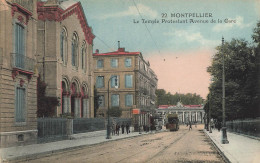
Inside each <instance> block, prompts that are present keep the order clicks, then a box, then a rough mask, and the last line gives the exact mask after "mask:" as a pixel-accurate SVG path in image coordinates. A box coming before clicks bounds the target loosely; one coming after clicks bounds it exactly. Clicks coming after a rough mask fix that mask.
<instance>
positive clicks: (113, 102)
mask: <svg viewBox="0 0 260 163" xmlns="http://www.w3.org/2000/svg"><path fill="white" fill-rule="evenodd" d="M111 105H112V106H114V107H117V106H119V95H112V96H111Z"/></svg>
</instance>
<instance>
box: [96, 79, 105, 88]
mask: <svg viewBox="0 0 260 163" xmlns="http://www.w3.org/2000/svg"><path fill="white" fill-rule="evenodd" d="M101 77H102V78H103V82H102V86H99V83H100V82H99V79H100V78H101ZM96 86H97V88H104V87H105V77H104V76H97V78H96Z"/></svg>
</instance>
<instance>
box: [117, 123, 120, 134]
mask: <svg viewBox="0 0 260 163" xmlns="http://www.w3.org/2000/svg"><path fill="white" fill-rule="evenodd" d="M119 129H120V125H119V124H118V123H117V124H116V134H117V135H118V136H119Z"/></svg>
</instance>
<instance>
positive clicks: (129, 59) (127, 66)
mask: <svg viewBox="0 0 260 163" xmlns="http://www.w3.org/2000/svg"><path fill="white" fill-rule="evenodd" d="M127 60H130V65H127ZM125 67H132V58H125Z"/></svg>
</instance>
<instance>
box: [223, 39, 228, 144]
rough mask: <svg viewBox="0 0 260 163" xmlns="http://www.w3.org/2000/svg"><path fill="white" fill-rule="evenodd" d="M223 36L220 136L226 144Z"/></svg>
mask: <svg viewBox="0 0 260 163" xmlns="http://www.w3.org/2000/svg"><path fill="white" fill-rule="evenodd" d="M223 46H224V38H223V37H222V64H223V67H222V95H223V97H222V109H223V111H222V123H223V124H222V137H221V143H222V144H228V143H229V141H228V140H227V127H226V120H225V116H226V115H225V54H224V48H223Z"/></svg>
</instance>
